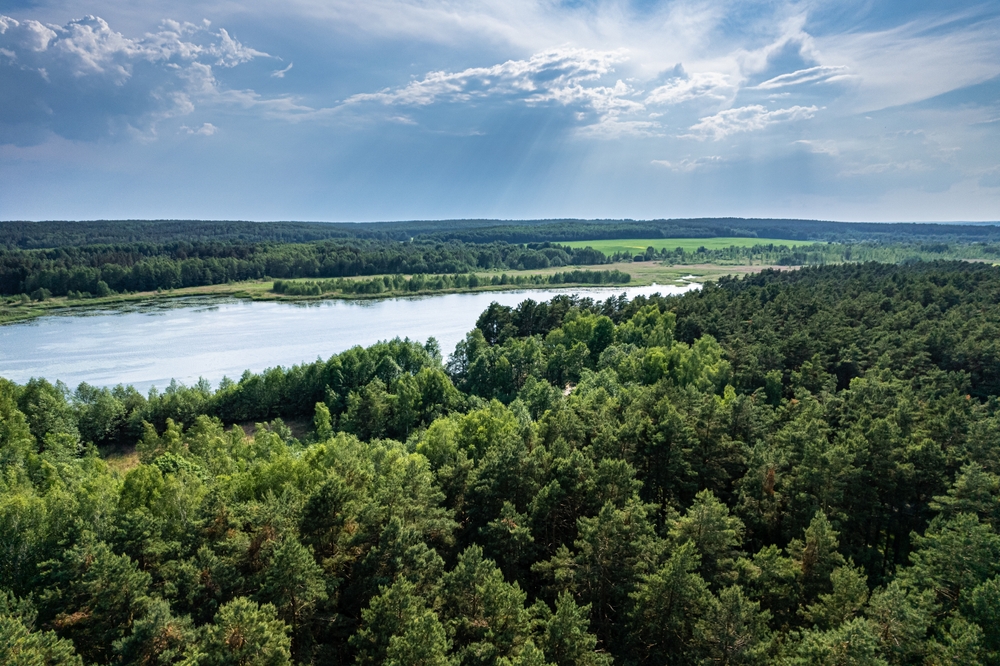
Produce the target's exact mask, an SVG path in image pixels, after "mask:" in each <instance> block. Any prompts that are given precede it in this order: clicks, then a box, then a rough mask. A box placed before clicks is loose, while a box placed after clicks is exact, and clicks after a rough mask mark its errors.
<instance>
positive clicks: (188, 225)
mask: <svg viewBox="0 0 1000 666" xmlns="http://www.w3.org/2000/svg"><path fill="white" fill-rule="evenodd" d="M724 236H742V237H756V238H783V239H788V240H820V241H832V242H844V243H847V242H882V243H913V242H934V241H937V242H963V243H973V242H997V241H998V240H1000V227H998V226H997V225H996V224H928V223H893V224H888V223H858V222H850V223H848V222H829V221H823V220H790V219H748V218H736V217H728V218H695V219H661V220H629V219H620V220H613V219H611V220H577V219H549V220H518V221H516V222H515V221H509V220H488V219H481V220H422V221H409V222H365V223H337V222H245V221H213V220H92V221H73V222H69V221H46V222H17V221H9V222H4V223H3V224H2V225H0V249H7V250H18V249H20V250H31V249H51V248H59V247H69V246H74V247H79V246H85V245H133V244H143V245H170V244H174V243H179V242H190V243H199V244H200V243H222V244H235V245H254V244H258V243H278V244H281V243H312V242H316V241H324V240H344V239H362V240H378V241H410V240H429V241H432V242H444V241H462V242H466V243H492V242H494V241H502V242H505V243H513V244H524V243H541V242H546V241H553V242H555V241H558V242H568V241H579V240H597V239H606V238H710V237H724Z"/></svg>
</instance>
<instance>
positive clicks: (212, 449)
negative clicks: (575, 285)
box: [0, 262, 1000, 666]
mask: <svg viewBox="0 0 1000 666" xmlns="http://www.w3.org/2000/svg"><path fill="white" fill-rule="evenodd" d="M998 330H1000V269H998V268H994V267H991V266H987V265H982V264H978V265H977V264H965V263H949V262H938V263H920V264H914V265H908V266H892V265H883V264H861V265H844V266H826V267H817V268H806V269H802V270H799V271H794V272H781V273H779V272H773V271H767V272H764V273H761V274H758V275H754V276H748V277H745V278H740V279H735V278H726V279H721V280H719V282H718V283H711V284H708V285H706V286H705V287H704V288H703V289H702V290H700V291H698V292H690V293H687V294H685V295H683V296H680V297H670V298H664V297H658V296H654V297H648V298H647V297H640V298H636V299H632V300H628V299H625V298H624V297H615V298H610V299H607V300H605V301H593V300H590V299H584V298H572V297H558V298H555V299H553V300H551V301H549V302H544V303H537V302H534V301H532V300H526V301H524V302H522V303H521V304H520V305H519V306H517V307H506V306H501V305H498V304H493V305H491V306H490V307H489V308H488V309H487V310H486V311H484V312H483V314H482V315H481V317H480V318H479V321H478V322H477V325H476V328H475V329H474V330H473V331H471V332H470V333H469V334H468V335H467V336H466V338H465V339H464V340H463V341H462V342H461V343H460V344H459V345H458V347H457V348H456V350H455V352H454V353H453V354H451V355H450V357H449V358H448V359H443V358H442V357H441V353H440V350H439V349H438V347H437V345H436V343H435V342H434V341H433V340H430V341H428V342H427V343H426V344H418V343H416V342H412V341H406V340H395V341H389V342H383V343H379V344H377V345H374V346H372V347H369V348H367V349H364V348H360V347H359V348H355V349H351V350H348V351H346V352H344V353H341V354H338V355H335V356H333V357H331V358H330V359H327V360H325V361H317V362H315V363H310V364H304V365H301V366H295V367H292V368H288V369H282V368H273V369H270V370H267V371H265V372H262V373H250V372H247V373H245V374H244V375H243V376H242V377H241V378H240V379H239V380H237V381H230V380H224V381H223V382H222V383H221V384H220V385H219V386H218V387H217V388H216V389H215V390H212V387H211V386H209V385H208V383H207V382H200V383H199V384H197V385H195V386H192V387H184V386H181V385H177V384H173V385H171V386H170V387H168V388H167V389H166V390H165V391H163V392H162V393H161V392H157V391H152V392H150V394H149V395H147V396H143V395H141V394H139V393H138V392H136V391H134V390H133V389H130V388H128V387H121V386H119V387H116V388H113V389H104V388H94V387H89V386H87V385H81V386H80V387H78V388H77V389H76V390H74V391H71V390H70V389H68V388H67V387H65V386H62V385H59V384H55V385H53V384H51V383H49V382H46V381H44V380H40V379H36V380H32V381H31V382H28V383H27V384H25V385H16V384H13V383H11V382H7V381H2V382H0V469H2V474H0V657H2V658H3V659H5V660H6V661H10V662H11V663H46V664H81V663H87V664H91V663H93V664H111V663H127V664H154V663H155V664H286V663H316V664H320V663H355V664H399V665H402V664H440V665H445V664H477V665H478V664H489V665H491V666H494V665H495V666H513V665H514V664H520V665H528V664H531V665H537V666H543V665H548V664H552V665H556V666H569V665H578V664H585V665H586V664H602V665H603V664H610V663H617V664H635V665H647V664H648V665H653V664H656V665H660V664H670V665H674V664H676V665H678V666H687V665H694V664H787V665H789V666H792V665H795V666H798V665H805V664H824V665H825V664H861V665H878V666H883V665H889V664H893V665H895V664H928V665H930V664H987V665H989V664H1000V623H998V622H997V620H998V619H1000V618H998V609H1000V533H998V528H1000V447H998V442H1000V399H998V395H1000V346H998V343H997V340H998V339H1000V338H998V335H997V331H998ZM254 422H256V424H257V425H256V426H254V427H249V426H248V424H249V423H254ZM112 451H118V452H122V451H124V452H131V451H134V452H135V454H134V456H133V457H128V456H126V457H125V458H121V457H117V458H116V457H113V456H109V455H108V453H109V452H112ZM101 452H104V454H103V455H102V453H101ZM123 461H125V462H123ZM3 650H6V652H2V651H3ZM18 660H20V661H18Z"/></svg>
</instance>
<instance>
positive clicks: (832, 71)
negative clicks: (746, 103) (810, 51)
mask: <svg viewBox="0 0 1000 666" xmlns="http://www.w3.org/2000/svg"><path fill="white" fill-rule="evenodd" d="M847 72H848V68H847V67H844V66H842V65H818V66H816V67H808V68H806V69H800V70H798V71H795V72H790V73H788V74H780V75H778V76H775V77H774V78H771V79H768V80H767V81H764V82H763V83H758V84H757V85H756V86H753V88H754V89H756V90H774V89H775V88H785V87H787V86H797V85H801V84H803V83H815V82H817V81H833V80H837V79H841V78H844V76H845V75H846V74H847Z"/></svg>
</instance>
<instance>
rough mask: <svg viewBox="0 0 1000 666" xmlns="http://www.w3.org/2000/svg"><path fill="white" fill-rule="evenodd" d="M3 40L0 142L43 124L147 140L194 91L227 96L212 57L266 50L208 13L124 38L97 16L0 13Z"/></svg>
mask: <svg viewBox="0 0 1000 666" xmlns="http://www.w3.org/2000/svg"><path fill="white" fill-rule="evenodd" d="M0 49H2V50H3V52H4V53H5V54H6V60H3V59H0V89H3V91H4V93H3V95H0V143H5V142H13V143H32V142H35V141H39V140H42V139H43V138H44V136H46V134H47V133H48V132H54V133H55V134H57V135H60V136H64V137H67V138H75V139H93V138H99V137H101V136H106V135H108V134H121V135H126V136H135V137H139V138H141V139H143V140H149V139H151V138H155V136H156V126H157V124H158V123H159V122H161V121H163V120H164V119H166V118H171V117H176V116H183V115H186V114H188V113H191V112H192V111H193V110H194V108H195V101H196V100H197V99H198V98H201V99H213V100H219V99H224V97H225V93H226V92H227V91H225V90H224V89H222V87H221V86H220V85H219V84H218V82H217V81H216V79H215V77H214V75H213V74H212V66H221V67H226V68H229V67H235V66H236V65H239V64H242V63H245V62H247V61H249V60H252V59H253V58H257V57H263V56H267V54H266V53H264V52H262V51H258V50H256V49H253V48H250V47H247V46H245V45H243V44H242V43H240V42H239V41H238V40H236V39H234V38H233V37H232V36H231V35H230V34H229V33H228V32H227V31H226V30H225V29H219V30H217V31H212V30H211V29H210V25H209V23H208V22H207V21H205V22H203V23H201V24H198V25H195V24H191V23H178V22H176V21H169V20H167V21H163V22H162V23H161V25H160V28H159V30H157V31H156V32H152V33H146V34H145V35H144V36H142V37H139V38H130V37H126V36H125V35H123V34H122V33H120V32H117V31H115V30H113V29H112V28H111V27H110V26H109V25H108V23H107V21H105V20H104V19H102V18H99V17H96V16H85V17H83V18H80V19H74V20H72V21H70V22H68V23H67V24H65V25H63V26H58V25H43V24H42V23H40V22H38V21H33V20H26V21H18V20H16V19H13V18H11V17H8V16H0ZM206 60H207V62H206ZM205 127H206V126H203V127H202V128H201V129H199V130H196V131H197V132H199V133H205V131H206V130H205Z"/></svg>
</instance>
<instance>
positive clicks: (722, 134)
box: [690, 104, 819, 141]
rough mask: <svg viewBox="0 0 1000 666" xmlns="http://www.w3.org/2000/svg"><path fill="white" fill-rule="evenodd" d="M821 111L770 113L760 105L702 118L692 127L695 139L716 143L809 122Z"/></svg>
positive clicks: (803, 109)
mask: <svg viewBox="0 0 1000 666" xmlns="http://www.w3.org/2000/svg"><path fill="white" fill-rule="evenodd" d="M818 110H819V108H818V107H816V106H792V107H789V108H787V109H777V110H775V111H768V110H767V109H766V108H765V107H763V106H761V105H760V104H751V105H749V106H741V107H740V108H738V109H726V110H725V111H720V112H718V113H716V114H715V115H713V116H707V117H705V118H702V119H701V120H699V121H698V122H697V123H695V124H694V125H692V126H691V127H690V131H691V135H690V136H693V137H695V138H699V139H705V138H712V139H714V140H716V141H719V140H720V139H724V138H726V137H727V136H730V135H732V134H737V133H740V132H752V131H754V130H762V129H764V128H765V127H767V126H768V125H774V124H775V123H785V122H792V121H796V120H808V119H809V118H812V117H813V116H815V115H816V112H817V111H818Z"/></svg>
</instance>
